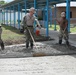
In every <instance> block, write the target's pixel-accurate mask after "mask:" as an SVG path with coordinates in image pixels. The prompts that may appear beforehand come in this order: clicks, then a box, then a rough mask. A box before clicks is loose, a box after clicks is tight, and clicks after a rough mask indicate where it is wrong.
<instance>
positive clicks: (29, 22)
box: [23, 7, 41, 49]
mask: <svg viewBox="0 0 76 75" xmlns="http://www.w3.org/2000/svg"><path fill="white" fill-rule="evenodd" d="M35 12H36V11H35V8H34V7H31V8H30V9H29V13H27V14H26V15H25V16H24V18H23V28H24V29H25V31H24V33H25V32H26V33H25V35H26V48H28V47H29V43H30V47H31V49H32V48H33V40H32V38H31V35H30V33H29V31H30V32H31V34H32V36H33V35H34V26H33V24H34V21H36V22H37V25H38V26H39V27H41V26H40V24H39V21H38V20H37V19H36V17H35V15H34V13H35Z"/></svg>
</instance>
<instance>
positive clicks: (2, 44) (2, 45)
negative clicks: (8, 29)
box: [1, 42, 4, 50]
mask: <svg viewBox="0 0 76 75" xmlns="http://www.w3.org/2000/svg"><path fill="white" fill-rule="evenodd" d="M1 49H2V50H4V43H3V42H2V43H1Z"/></svg>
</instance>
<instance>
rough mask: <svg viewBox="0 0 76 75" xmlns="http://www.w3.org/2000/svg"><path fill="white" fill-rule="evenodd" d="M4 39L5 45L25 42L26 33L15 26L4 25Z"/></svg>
mask: <svg viewBox="0 0 76 75" xmlns="http://www.w3.org/2000/svg"><path fill="white" fill-rule="evenodd" d="M2 29H3V32H2V39H3V41H4V43H5V45H11V44H19V43H24V40H25V38H24V34H21V33H20V31H19V30H18V29H16V28H14V27H11V26H6V25H2Z"/></svg>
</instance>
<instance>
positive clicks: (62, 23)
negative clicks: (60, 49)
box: [59, 18, 69, 45]
mask: <svg viewBox="0 0 76 75" xmlns="http://www.w3.org/2000/svg"><path fill="white" fill-rule="evenodd" d="M66 23H67V25H68V21H67V19H66V18H64V19H61V21H60V32H59V44H61V43H62V38H64V40H65V41H66V44H67V45H68V44H69V42H68V39H69V37H68V30H67V25H66Z"/></svg>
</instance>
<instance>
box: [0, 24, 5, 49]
mask: <svg viewBox="0 0 76 75" xmlns="http://www.w3.org/2000/svg"><path fill="white" fill-rule="evenodd" d="M1 34H2V28H1V25H0V45H1V49H2V50H4V43H3V41H2V39H1Z"/></svg>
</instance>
